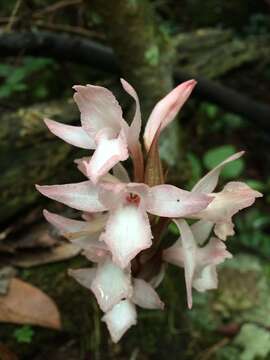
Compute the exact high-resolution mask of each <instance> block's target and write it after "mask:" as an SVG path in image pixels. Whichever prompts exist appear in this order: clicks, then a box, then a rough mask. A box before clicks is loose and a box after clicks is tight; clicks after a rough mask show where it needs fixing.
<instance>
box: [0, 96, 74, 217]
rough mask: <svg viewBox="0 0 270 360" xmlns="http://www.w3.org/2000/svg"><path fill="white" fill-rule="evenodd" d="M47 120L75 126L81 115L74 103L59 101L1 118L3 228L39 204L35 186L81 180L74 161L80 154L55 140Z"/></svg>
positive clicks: (0, 183)
mask: <svg viewBox="0 0 270 360" xmlns="http://www.w3.org/2000/svg"><path fill="white" fill-rule="evenodd" d="M44 117H52V118H54V119H60V120H61V121H63V122H66V123H71V122H76V119H77V118H78V113H77V111H76V108H75V106H74V105H73V104H71V102H69V101H60V102H59V101H58V102H57V101H55V102H52V103H46V104H42V105H34V106H31V107H28V108H24V109H20V110H18V111H17V112H14V113H6V114H3V115H2V117H1V129H0V168H1V177H0V194H1V201H0V224H4V223H6V222H7V221H8V220H9V219H10V218H12V217H13V216H15V215H16V214H18V213H19V212H20V211H22V210H24V209H25V208H27V207H29V206H30V205H32V204H33V203H34V202H36V201H37V199H38V196H39V195H38V193H37V191H36V190H35V188H34V185H35V184H37V183H41V184H42V183H44V182H46V183H57V182H60V181H64V180H65V181H67V179H68V181H72V180H74V179H76V178H79V173H78V171H77V170H76V169H75V166H72V158H73V157H77V156H79V154H80V152H79V151H77V152H76V150H75V151H74V148H72V147H71V146H69V145H67V144H65V143H64V142H63V141H61V140H59V139H57V138H56V137H55V136H53V135H52V134H51V133H50V132H49V130H48V129H47V128H46V126H45V125H44V123H43V120H42V119H43V118H44ZM63 176H65V178H63Z"/></svg>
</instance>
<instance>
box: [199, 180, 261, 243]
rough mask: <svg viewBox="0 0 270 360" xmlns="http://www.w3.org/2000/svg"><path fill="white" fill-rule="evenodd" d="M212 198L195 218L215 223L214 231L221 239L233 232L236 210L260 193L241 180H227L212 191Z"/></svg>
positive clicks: (246, 204) (246, 205)
mask: <svg viewBox="0 0 270 360" xmlns="http://www.w3.org/2000/svg"><path fill="white" fill-rule="evenodd" d="M211 196H213V197H214V200H213V201H212V202H211V203H210V204H209V205H208V207H207V208H206V209H204V210H202V211H200V212H199V213H197V214H193V215H192V217H193V218H195V219H203V220H206V221H210V222H213V223H215V224H216V225H215V228H214V231H215V233H216V235H217V236H218V237H220V238H221V239H222V240H226V237H227V236H229V235H232V234H233V233H234V230H233V224H232V220H231V219H232V216H233V215H235V214H236V213H237V212H238V211H240V210H242V209H244V208H246V207H249V206H251V205H252V204H253V203H254V201H255V199H256V198H257V197H261V196H262V194H261V193H259V192H258V191H255V190H253V189H251V188H250V187H249V186H248V185H246V184H245V183H242V182H236V181H232V182H229V183H228V184H227V185H226V186H225V187H224V189H223V190H222V191H221V192H218V193H212V194H211Z"/></svg>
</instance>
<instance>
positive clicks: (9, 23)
mask: <svg viewBox="0 0 270 360" xmlns="http://www.w3.org/2000/svg"><path fill="white" fill-rule="evenodd" d="M21 3H22V1H21V0H17V1H16V3H15V6H14V8H13V9H12V13H11V15H10V18H9V21H8V24H7V26H6V29H5V30H6V31H11V30H12V26H13V24H14V21H15V19H16V14H17V12H18V11H19V8H20V6H21Z"/></svg>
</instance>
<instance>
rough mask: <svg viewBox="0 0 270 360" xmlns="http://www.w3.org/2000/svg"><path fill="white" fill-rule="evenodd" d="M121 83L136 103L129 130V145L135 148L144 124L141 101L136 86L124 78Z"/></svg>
mask: <svg viewBox="0 0 270 360" xmlns="http://www.w3.org/2000/svg"><path fill="white" fill-rule="evenodd" d="M121 83H122V85H123V88H124V89H125V90H126V92H127V93H128V94H129V95H130V96H132V97H133V99H134V100H135V103H136V110H135V115H134V118H133V121H132V123H131V125H130V128H129V130H128V145H129V147H131V148H133V147H134V145H136V143H137V142H138V141H139V136H140V131H141V126H142V119H141V110H140V102H139V98H138V95H137V93H136V91H135V90H134V88H133V87H132V86H131V85H130V84H129V83H128V82H127V81H126V80H124V79H121Z"/></svg>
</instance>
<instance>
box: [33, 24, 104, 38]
mask: <svg viewBox="0 0 270 360" xmlns="http://www.w3.org/2000/svg"><path fill="white" fill-rule="evenodd" d="M34 24H35V26H37V27H39V28H41V29H46V30H56V31H60V32H65V33H67V34H73V35H74V34H75V35H80V36H83V37H87V38H93V37H96V38H99V39H104V35H102V34H101V33H97V32H96V31H91V30H87V29H85V28H82V27H79V26H70V25H65V24H50V23H44V22H41V21H37V22H35V23H34Z"/></svg>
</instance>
